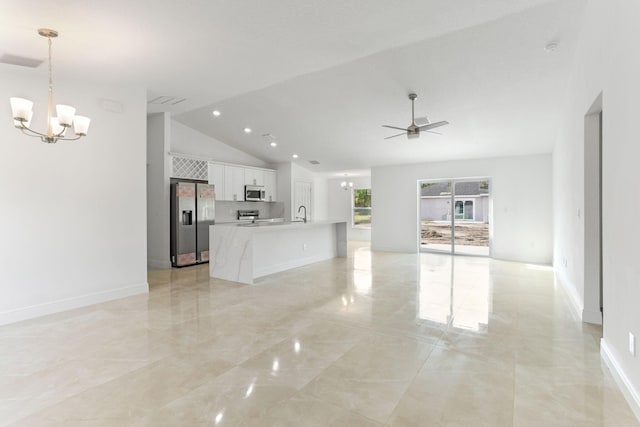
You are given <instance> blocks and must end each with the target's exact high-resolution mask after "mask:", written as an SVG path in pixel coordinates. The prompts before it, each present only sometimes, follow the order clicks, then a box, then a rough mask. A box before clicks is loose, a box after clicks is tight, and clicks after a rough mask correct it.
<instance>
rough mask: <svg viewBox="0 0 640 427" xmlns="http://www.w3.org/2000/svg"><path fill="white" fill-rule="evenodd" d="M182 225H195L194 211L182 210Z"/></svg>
mask: <svg viewBox="0 0 640 427" xmlns="http://www.w3.org/2000/svg"><path fill="white" fill-rule="evenodd" d="M182 225H193V211H182Z"/></svg>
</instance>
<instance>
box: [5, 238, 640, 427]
mask: <svg viewBox="0 0 640 427" xmlns="http://www.w3.org/2000/svg"><path fill="white" fill-rule="evenodd" d="M149 283H150V286H151V292H150V294H149V295H144V296H136V297H130V298H126V299H121V300H117V301H112V302H109V303H104V304H99V305H95V306H92V307H87V308H83V309H79V310H73V311H69V312H65V313H60V314H56V315H52V316H47V317H44V318H40V319H36V320H32V321H27V322H22V323H19V324H14V325H9V326H5V327H1V328H0V348H2V351H1V352H0V425H3V426H4V425H15V426H125V425H130V426H201V425H202V426H204V425H207V426H210V425H219V426H223V425H234V426H235V425H248V426H253V425H256V426H265V425H269V426H271V425H273V426H325V425H331V426H383V425H389V426H529V425H531V426H616V427H618V426H637V425H639V424H638V422H637V421H636V419H635V418H634V417H633V414H632V413H631V411H630V409H629V407H628V406H627V404H626V402H625V400H624V398H623V396H622V394H621V393H620V391H619V390H618V389H617V388H616V385H615V383H614V382H613V379H612V377H611V375H610V373H609V372H608V371H607V369H606V368H605V367H604V366H603V365H602V364H601V362H600V357H599V348H598V345H599V338H600V333H601V330H600V329H599V328H597V327H593V326H587V325H583V324H581V323H580V322H578V321H577V320H576V319H575V318H574V317H573V316H572V314H571V311H570V308H569V303H568V301H567V299H566V297H565V295H564V294H563V293H562V290H560V288H559V287H557V286H555V285H554V279H553V272H552V271H551V270H550V269H548V268H540V267H535V266H528V265H526V264H519V263H508V262H501V261H494V260H490V259H486V258H465V257H451V256H449V255H436V254H421V255H409V254H392V253H379V252H371V251H370V250H369V248H368V247H367V246H365V245H364V244H352V245H351V247H350V250H349V256H348V258H346V259H344V258H342V259H334V260H330V261H326V262H321V263H317V264H313V265H310V266H307V267H303V268H299V269H295V270H291V271H288V272H283V273H278V274H275V275H271V276H267V277H265V278H262V279H261V280H259V282H258V284H257V285H255V286H246V285H240V284H236V283H231V282H225V281H221V280H217V279H210V278H209V277H208V269H207V266H206V265H205V266H197V267H190V268H184V269H179V270H163V271H151V272H150V273H149Z"/></svg>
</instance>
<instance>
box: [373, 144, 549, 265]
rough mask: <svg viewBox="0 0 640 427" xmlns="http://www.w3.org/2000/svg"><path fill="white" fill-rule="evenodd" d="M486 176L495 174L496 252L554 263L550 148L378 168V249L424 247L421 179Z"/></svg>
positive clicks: (375, 202)
mask: <svg viewBox="0 0 640 427" xmlns="http://www.w3.org/2000/svg"><path fill="white" fill-rule="evenodd" d="M483 177H488V178H490V180H491V186H490V194H491V201H492V212H493V217H492V221H493V225H492V227H493V237H492V242H491V251H492V252H491V255H492V257H494V258H498V259H504V260H511V261H523V262H530V263H539V264H550V263H551V261H552V258H553V249H552V247H553V245H552V240H553V237H552V221H551V215H552V211H551V155H550V154H538V155H531V156H514V157H501V158H491V159H474V160H460V161H449V162H433V163H423V164H415V165H401V166H381V167H375V168H373V169H372V170H371V187H372V192H371V199H372V200H371V203H372V225H371V245H372V249H374V250H384V251H394V252H417V251H418V249H419V244H418V181H419V180H424V179H454V178H483Z"/></svg>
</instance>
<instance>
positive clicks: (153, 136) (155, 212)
mask: <svg viewBox="0 0 640 427" xmlns="http://www.w3.org/2000/svg"><path fill="white" fill-rule="evenodd" d="M171 125H172V122H171V116H170V114H169V113H157V114H151V115H149V116H148V117H147V267H148V268H151V269H158V268H170V267H171V253H170V252H171V251H170V248H169V245H170V241H169V236H170V229H169V228H170V224H169V222H170V212H169V209H170V206H169V204H170V202H169V179H170V174H171V164H170V157H169V156H168V155H167V153H168V152H169V151H170V148H169V143H170V138H171V137H170V135H171Z"/></svg>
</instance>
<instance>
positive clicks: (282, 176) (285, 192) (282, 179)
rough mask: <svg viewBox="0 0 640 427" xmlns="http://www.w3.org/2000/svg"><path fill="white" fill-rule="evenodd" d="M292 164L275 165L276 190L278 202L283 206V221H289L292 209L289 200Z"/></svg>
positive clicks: (290, 197)
mask: <svg viewBox="0 0 640 427" xmlns="http://www.w3.org/2000/svg"><path fill="white" fill-rule="evenodd" d="M291 166H292V163H289V162H285V163H278V165H277V168H278V169H277V170H278V172H277V174H276V177H277V181H278V182H277V188H278V201H280V202H282V203H283V204H284V219H285V221H291V218H292V216H291V212H292V211H293V207H292V206H291V205H292V203H291V199H292V197H293V184H292V182H293V179H292V175H291V174H292V172H291Z"/></svg>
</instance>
